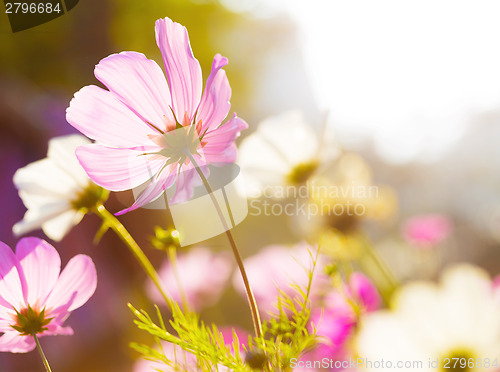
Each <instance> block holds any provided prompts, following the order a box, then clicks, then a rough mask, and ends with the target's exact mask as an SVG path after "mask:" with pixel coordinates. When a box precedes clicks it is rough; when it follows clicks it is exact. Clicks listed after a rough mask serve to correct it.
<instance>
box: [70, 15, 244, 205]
mask: <svg viewBox="0 0 500 372" xmlns="http://www.w3.org/2000/svg"><path fill="white" fill-rule="evenodd" d="M155 30H156V42H157V44H158V47H159V48H160V51H161V54H162V56H163V61H164V64H165V70H166V77H167V78H166V79H165V75H164V74H163V71H162V69H161V68H160V66H158V64H157V63H156V62H155V61H152V60H150V59H147V58H146V57H145V56H144V55H143V54H141V53H136V52H122V53H119V54H112V55H110V56H109V57H107V58H104V59H103V60H101V61H100V62H99V64H98V65H97V66H96V68H95V76H96V77H97V79H99V80H100V81H101V83H103V84H104V85H105V86H106V87H107V88H108V90H104V89H101V88H99V87H97V86H94V85H91V86H86V87H84V88H82V89H81V90H80V91H79V92H77V93H76V94H75V97H74V98H73V100H72V101H71V103H70V106H69V108H68V109H67V115H66V116H67V120H68V122H69V123H70V124H71V125H72V126H73V127H75V128H76V129H78V130H79V131H81V132H82V133H83V134H85V135H86V136H88V137H90V138H92V139H94V140H96V141H97V142H99V143H95V144H91V145H87V146H82V147H80V148H78V149H77V151H76V155H77V157H78V159H79V161H80V163H81V164H82V166H83V168H84V169H85V171H86V172H87V173H88V175H89V177H90V178H91V179H92V180H93V181H94V182H95V183H96V184H98V185H100V186H102V187H104V188H105V189H108V190H111V191H123V190H128V189H132V188H135V187H137V186H139V185H142V184H144V183H146V182H147V183H148V184H147V187H146V188H145V189H144V191H143V192H142V193H141V195H140V196H139V197H138V198H137V200H136V201H135V203H134V204H133V205H132V206H131V207H130V208H127V209H125V210H123V211H121V212H120V214H123V213H126V212H129V211H131V210H134V209H137V208H139V207H141V206H144V205H145V204H148V203H149V202H151V201H154V200H156V199H157V198H158V197H159V196H160V195H162V193H163V192H164V190H165V189H166V188H170V187H172V186H174V185H175V186H176V194H175V195H174V196H173V197H172V199H171V202H178V201H184V200H186V199H188V198H189V197H190V195H191V194H192V190H191V188H192V185H193V184H194V183H196V182H199V179H198V176H197V174H196V170H195V168H194V166H193V164H192V162H191V161H190V160H189V157H188V155H187V152H189V153H190V154H191V155H192V156H193V157H194V159H195V160H196V162H197V163H198V165H199V166H200V167H201V168H202V169H203V170H204V172H206V171H207V170H206V168H205V166H206V165H208V164H215V165H217V164H223V163H232V162H234V161H235V160H236V146H235V144H234V140H235V139H236V137H238V135H239V133H240V131H241V130H243V129H245V128H247V124H246V123H245V122H244V121H243V120H241V119H239V118H238V117H236V115H234V116H233V118H231V119H230V120H229V121H227V122H226V123H224V124H221V123H222V121H223V120H224V118H225V117H226V116H227V114H228V112H229V109H230V106H231V105H230V103H229V99H230V97H231V87H230V86H229V83H228V80H227V77H226V73H225V71H224V70H223V69H222V68H223V67H224V66H225V65H226V64H227V62H228V61H227V58H225V57H222V56H221V55H220V54H217V55H216V56H215V57H214V60H213V64H212V71H211V73H210V76H209V77H208V79H207V82H206V85H205V90H204V92H203V94H202V76H201V68H200V64H199V63H198V61H197V60H196V59H195V58H194V56H193V53H192V51H191V46H190V44H189V38H188V34H187V30H186V28H185V27H183V26H182V25H180V24H178V23H175V22H172V21H171V20H170V19H169V18H164V19H159V20H157V21H156V25H155Z"/></svg>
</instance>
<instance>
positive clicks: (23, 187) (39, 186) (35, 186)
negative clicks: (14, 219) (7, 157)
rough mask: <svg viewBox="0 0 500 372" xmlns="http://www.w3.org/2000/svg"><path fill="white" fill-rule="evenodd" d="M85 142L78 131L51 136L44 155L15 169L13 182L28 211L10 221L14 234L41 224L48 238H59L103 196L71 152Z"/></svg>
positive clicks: (24, 231) (37, 227)
mask: <svg viewBox="0 0 500 372" xmlns="http://www.w3.org/2000/svg"><path fill="white" fill-rule="evenodd" d="M89 142H90V141H89V140H88V139H87V138H85V137H84V136H81V135H78V134H73V135H69V136H62V137H56V138H53V139H51V140H50V141H49V149H48V152H47V157H46V158H45V159H42V160H38V161H36V162H34V163H31V164H28V165H27V166H25V167H23V168H20V169H18V170H17V171H16V173H15V174H14V184H15V185H16V187H17V189H18V190H19V197H20V198H21V199H22V201H23V203H24V205H25V206H26V207H27V208H28V211H27V212H26V214H25V215H24V219H23V220H22V221H20V222H18V223H16V224H15V225H14V227H13V231H14V234H16V235H17V236H19V235H23V234H26V233H27V232H29V231H32V230H35V229H39V228H42V229H43V232H44V233H45V234H46V235H47V236H48V237H49V238H51V239H53V240H56V241H59V240H61V239H62V238H63V237H64V236H65V235H66V234H67V233H68V231H69V230H70V229H71V228H72V227H73V226H75V225H76V224H78V223H79V222H80V221H81V219H82V218H83V216H84V215H85V213H86V212H87V211H88V208H90V207H92V206H93V205H95V204H96V203H97V202H99V201H103V200H104V199H105V198H106V197H107V193H106V192H105V191H104V190H102V189H101V188H100V187H98V186H97V185H95V184H94V183H92V182H91V181H90V179H89V178H88V177H87V174H86V173H85V171H84V170H83V168H82V167H81V165H80V164H79V163H78V160H77V159H76V156H75V149H76V148H77V147H78V146H81V145H84V144H88V143H89Z"/></svg>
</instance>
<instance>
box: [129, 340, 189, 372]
mask: <svg viewBox="0 0 500 372" xmlns="http://www.w3.org/2000/svg"><path fill="white" fill-rule="evenodd" d="M161 350H162V353H163V355H165V357H167V358H168V359H169V360H171V361H174V363H175V365H173V366H169V365H167V364H166V363H163V362H159V361H153V360H147V359H139V360H138V361H137V362H136V364H135V366H134V371H133V372H156V371H163V372H174V371H188V372H196V371H198V368H197V367H198V362H197V360H196V356H195V355H194V354H192V353H190V352H187V351H185V350H183V349H182V348H181V347H180V346H177V345H175V344H172V343H171V342H165V341H162V342H161Z"/></svg>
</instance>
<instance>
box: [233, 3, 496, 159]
mask: <svg viewBox="0 0 500 372" xmlns="http://www.w3.org/2000/svg"><path fill="white" fill-rule="evenodd" d="M225 1H229V0H225ZM243 3H248V2H247V1H246V0H245V1H242V2H241V4H243ZM274 4H275V6H276V4H278V6H281V7H282V9H283V8H284V9H285V10H286V11H287V12H289V14H291V15H292V17H293V18H294V19H295V20H296V22H297V23H298V25H299V27H300V30H301V34H300V35H301V44H302V47H303V50H304V58H305V61H306V65H307V68H308V74H309V76H310V81H311V84H312V86H313V90H314V92H315V94H316V100H317V102H318V104H319V106H320V107H321V108H329V109H330V114H331V123H332V125H333V126H334V128H335V130H336V133H337V135H338V137H339V138H340V140H341V142H344V143H347V144H349V143H351V144H353V143H355V142H356V141H359V140H362V139H364V138H367V137H372V138H373V139H374V143H375V146H376V149H377V152H378V153H379V154H380V155H381V156H382V157H383V158H384V159H386V160H389V161H391V162H395V163H404V162H407V161H411V160H413V159H414V158H416V157H417V156H418V157H419V159H424V160H432V159H434V158H436V157H438V156H439V155H440V154H441V153H443V152H444V151H446V149H447V147H449V146H450V145H451V144H452V143H453V142H454V141H455V140H457V139H458V138H459V137H460V136H461V135H462V134H463V132H464V127H465V125H466V124H468V123H469V118H470V116H471V115H473V114H476V113H481V112H483V111H485V110H489V109H492V108H495V107H496V108H499V107H500V18H499V17H500V1H496V0H495V1H482V0H480V1H459V0H458V1H457V0H455V1H442V0H431V1H428V0H419V1H401V0H394V1H384V0H382V1H373V0H370V1H357V0H348V1H336V0H324V1H319V0H308V1H295V0H281V1H280V0H275V3H274Z"/></svg>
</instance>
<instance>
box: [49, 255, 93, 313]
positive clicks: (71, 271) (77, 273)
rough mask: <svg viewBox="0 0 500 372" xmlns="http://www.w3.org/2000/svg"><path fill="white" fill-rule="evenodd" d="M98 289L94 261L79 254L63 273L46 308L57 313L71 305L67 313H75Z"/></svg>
mask: <svg viewBox="0 0 500 372" xmlns="http://www.w3.org/2000/svg"><path fill="white" fill-rule="evenodd" d="M96 287H97V273H96V269H95V265H94V263H93V262H92V259H91V258H90V257H89V256H86V255H83V254H79V255H77V256H75V257H73V258H72V259H71V260H70V261H69V262H68V264H67V265H66V267H65V268H64V270H63V271H62V273H61V276H60V277H59V279H58V280H57V283H56V285H55V287H54V289H53V290H52V292H51V293H50V295H49V297H48V299H47V302H46V307H47V309H54V310H53V311H51V312H55V313H57V310H58V309H60V308H65V307H66V306H67V304H68V303H71V305H70V306H69V307H68V308H67V310H66V311H68V312H70V311H73V310H75V309H78V308H79V307H80V306H82V305H83V304H84V303H85V302H87V300H88V299H89V298H90V297H91V296H92V295H93V294H94V291H95V289H96ZM65 309H66V308H65Z"/></svg>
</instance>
